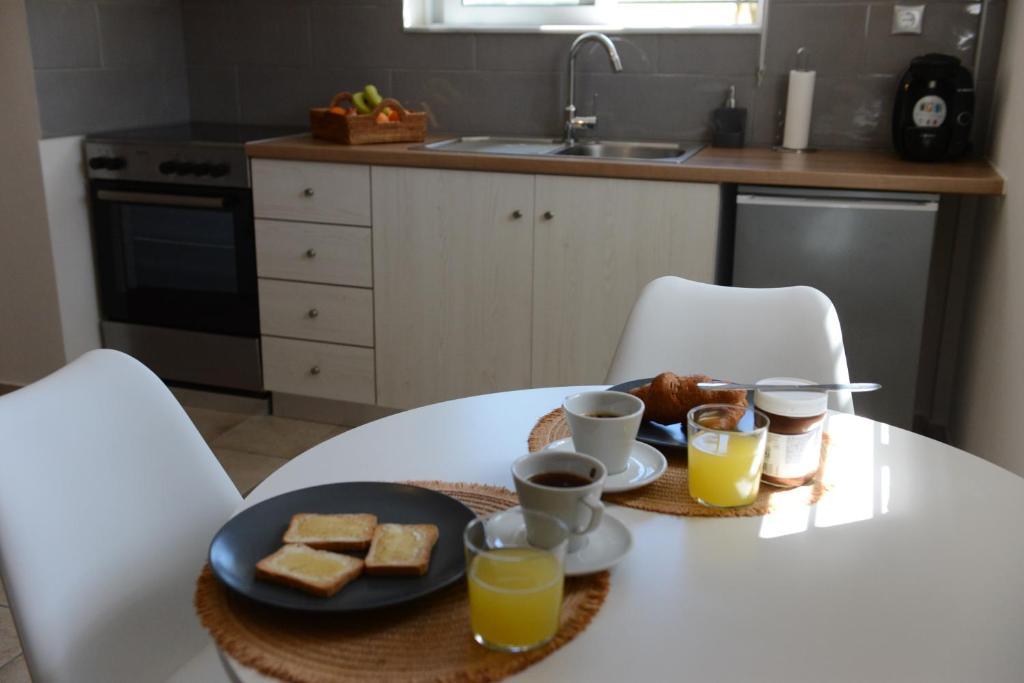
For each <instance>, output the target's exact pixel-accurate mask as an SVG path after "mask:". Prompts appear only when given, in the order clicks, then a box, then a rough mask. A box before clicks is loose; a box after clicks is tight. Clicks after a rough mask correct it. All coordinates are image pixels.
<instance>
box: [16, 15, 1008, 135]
mask: <svg viewBox="0 0 1024 683" xmlns="http://www.w3.org/2000/svg"><path fill="white" fill-rule="evenodd" d="M1005 3H1006V0H991V2H990V10H989V15H988V22H987V26H986V28H985V44H984V47H985V49H984V54H982V56H981V57H982V58H981V65H982V66H981V69H980V72H979V73H978V74H977V75H976V80H977V87H978V125H977V127H976V130H975V132H976V140H978V141H980V146H981V147H984V146H985V140H986V137H987V122H988V118H989V110H990V108H991V101H992V88H993V83H994V78H995V70H996V66H997V60H998V54H999V44H1000V41H1001V37H1002V35H1001V29H1002V18H1003V15H1004V13H1005V7H1006V5H1005ZM27 4H28V7H29V13H30V22H31V26H30V28H31V31H32V39H33V52H34V54H35V58H36V67H37V69H36V75H37V88H38V90H39V93H40V105H41V107H42V108H43V114H42V118H43V128H44V131H45V133H46V134H47V135H56V134H62V133H64V132H74V131H75V130H89V129H95V128H96V126H97V125H100V124H106V123H109V124H111V125H102V126H100V127H115V126H117V125H135V124H148V123H155V122H158V121H159V120H165V121H166V120H176V119H182V118H185V114H187V113H188V112H187V111H186V110H185V109H183V107H184V106H185V103H186V102H187V103H188V105H189V106H190V113H191V117H192V118H193V119H197V120H218V121H239V122H243V123H275V124H299V125H301V124H304V123H305V122H306V120H307V112H308V108H309V107H310V106H311V105H315V104H319V103H326V101H327V100H328V99H329V98H330V96H331V94H333V93H334V92H336V91H339V90H346V89H354V88H359V87H361V86H362V85H363V84H364V83H370V82H372V83H375V84H376V85H377V86H378V87H379V88H380V90H381V91H382V92H383V93H385V94H387V95H393V96H395V97H397V98H399V99H401V100H402V101H403V102H405V103H406V104H407V105H410V106H414V107H417V108H419V107H423V108H425V109H427V110H428V111H429V112H430V114H431V121H432V127H433V129H434V130H435V131H438V132H462V133H507V134H521V135H531V134H536V135H554V134H557V133H558V132H559V127H560V124H559V122H560V112H561V110H562V107H563V106H564V103H563V101H562V97H563V94H562V93H563V91H564V83H563V81H564V78H565V77H564V70H565V63H564V62H565V57H566V54H567V51H568V46H569V43H570V42H571V40H572V36H569V35H550V34H547V35H517V34H485V33H484V34H422V33H405V32H403V31H402V29H401V23H402V7H401V2H400V0H332V1H328V0H134V1H133V0H93V1H91V2H86V1H84V0H74V1H72V2H53V1H50V0H27ZM893 4H894V3H893V2H870V1H865V0H851V1H847V0H772V6H771V14H770V17H769V23H768V43H767V44H768V51H767V74H766V76H765V78H764V80H763V82H761V83H760V84H758V82H757V78H756V69H757V62H758V47H759V46H758V40H759V39H758V37H757V36H751V35H687V34H682V35H650V34H631V35H622V36H616V37H615V38H614V39H615V41H616V43H617V45H618V49H619V52H620V54H621V55H622V61H623V65H624V67H625V70H624V72H623V73H621V74H611V73H610V70H609V67H608V62H607V59H606V58H605V57H604V55H603V53H602V52H599V51H598V49H596V48H592V49H588V50H584V51H583V52H582V53H581V57H580V60H579V67H580V74H579V83H578V86H579V87H578V92H579V96H578V98H577V99H578V102H577V104H578V105H579V106H580V108H581V111H583V112H587V111H589V109H590V107H591V102H592V95H593V93H597V94H598V100H597V102H598V104H597V108H598V113H599V117H600V125H599V129H598V134H599V135H601V136H603V137H609V138H616V137H618V138H648V139H668V140H671V139H684V140H691V139H700V140H706V139H708V138H709V136H710V131H709V116H710V112H711V110H712V109H713V108H714V107H716V106H718V105H719V103H720V102H721V101H722V99H723V98H724V96H725V93H726V90H727V89H728V86H729V85H735V86H736V90H737V99H738V100H739V103H740V106H746V107H747V108H748V110H749V114H748V115H749V119H748V141H749V144H756V145H768V144H772V143H773V142H775V141H776V140H777V136H778V135H779V121H780V118H781V115H782V106H783V104H784V100H785V89H786V77H787V73H788V70H789V68H790V67H791V66H792V60H793V55H794V53H795V51H796V49H797V48H798V47H800V46H805V47H807V49H808V51H809V53H810V54H811V58H812V62H813V66H814V68H815V69H816V70H817V71H818V85H817V94H816V97H815V111H814V119H813V121H814V123H813V128H812V137H811V143H812V144H813V145H816V146H822V147H826V146H827V147H886V146H888V135H889V134H888V129H889V118H890V112H891V109H892V100H893V96H894V94H895V87H896V82H897V79H898V76H899V74H900V73H901V71H902V70H903V69H904V68H905V67H906V65H907V64H908V63H909V61H910V58H911V57H913V56H915V55H917V54H922V53H924V52H929V51H939V52H945V53H949V54H955V55H958V56H959V57H960V58H961V59H962V60H963V61H964V62H965V63H966V64H967V65H968V66H969V67H973V63H974V56H975V47H976V44H977V36H978V33H979V23H980V14H979V11H980V4H979V3H970V2H928V3H927V10H926V14H925V24H924V28H925V31H924V34H923V35H921V36H893V35H890V34H889V25H890V23H891V17H892V7H893ZM179 12H180V18H178V16H177V15H178V13H179ZM182 40H183V43H184V46H183V47H182V44H181V43H182ZM182 55H183V57H182ZM176 60H177V61H176ZM182 64H184V66H182ZM186 83H187V92H183V91H184V90H185V88H186ZM69 93H70V94H71V95H72V97H70V98H69V97H68V94H69ZM65 100H66V101H65ZM115 103H116V104H117V105H121V106H115Z"/></svg>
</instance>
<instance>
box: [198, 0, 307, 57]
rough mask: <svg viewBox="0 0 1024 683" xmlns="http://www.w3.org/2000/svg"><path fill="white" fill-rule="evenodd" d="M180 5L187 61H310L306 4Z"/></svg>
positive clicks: (215, 3) (232, 3)
mask: <svg viewBox="0 0 1024 683" xmlns="http://www.w3.org/2000/svg"><path fill="white" fill-rule="evenodd" d="M182 11H183V21H182V25H183V27H184V29H183V30H184V35H185V50H186V54H187V59H188V63H189V65H196V66H198V65H219V66H226V65H242V64H244V65H264V66H305V65H308V64H309V63H310V60H311V49H310V26H309V12H310V8H309V7H308V6H305V5H303V4H301V3H298V4H294V3H291V4H286V3H280V4H273V3H256V2H245V1H244V0H243V1H242V2H222V1H221V2H219V1H214V2H196V1H195V0H188V1H187V2H185V3H184V5H183V10H182Z"/></svg>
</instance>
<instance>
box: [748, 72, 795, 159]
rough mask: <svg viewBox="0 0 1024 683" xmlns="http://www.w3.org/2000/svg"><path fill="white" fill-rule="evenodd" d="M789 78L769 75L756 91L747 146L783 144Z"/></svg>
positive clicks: (780, 75)
mask: <svg viewBox="0 0 1024 683" xmlns="http://www.w3.org/2000/svg"><path fill="white" fill-rule="evenodd" d="M788 87H789V77H788V76H784V75H782V74H769V75H768V76H766V77H765V79H764V81H763V82H762V83H761V85H760V86H758V87H757V88H756V89H755V90H754V99H753V106H752V107H751V111H750V122H749V125H750V129H749V130H748V131H747V144H748V145H751V146H757V147H771V146H772V145H778V144H781V143H782V122H783V117H784V116H785V111H786V90H787V88H788Z"/></svg>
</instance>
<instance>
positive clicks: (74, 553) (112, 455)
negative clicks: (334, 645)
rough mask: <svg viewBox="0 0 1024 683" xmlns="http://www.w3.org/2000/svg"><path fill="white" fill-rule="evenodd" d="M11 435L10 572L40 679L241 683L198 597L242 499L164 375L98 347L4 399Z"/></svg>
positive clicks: (3, 447)
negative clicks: (200, 615) (212, 550)
mask: <svg viewBox="0 0 1024 683" xmlns="http://www.w3.org/2000/svg"><path fill="white" fill-rule="evenodd" d="M0 435H2V436H0V438H2V441H0V573H2V574H3V580H4V584H5V585H6V588H7V593H8V595H9V597H10V603H11V609H12V610H13V612H14V619H15V623H16V624H17V627H18V632H19V634H20V636H21V640H22V644H23V646H24V649H25V656H26V659H27V661H28V667H29V671H30V672H31V675H32V680H33V681H35V683H50V682H57V683H63V682H65V681H69V682H70V681H74V682H76V683H78V682H84V683H91V682H93V681H95V682H101V681H102V682H103V683H120V682H121V681H131V682H133V683H136V682H139V681H166V680H168V679H169V678H172V677H175V672H176V671H179V670H184V671H186V672H187V673H185V674H184V677H182V676H181V675H179V676H177V677H176V680H192V681H203V682H205V681H218V680H225V681H226V680H228V678H227V674H226V673H225V671H224V669H223V668H222V667H221V666H220V663H219V662H218V661H217V657H216V653H215V652H213V646H212V643H211V641H210V638H209V637H208V636H207V634H206V632H205V631H204V630H203V629H202V627H201V626H200V625H199V622H198V620H197V618H196V616H195V612H194V608H193V606H192V596H193V592H194V587H195V579H196V577H197V576H198V574H199V570H200V569H201V568H202V565H203V561H204V559H205V557H206V553H207V549H208V547H209V543H210V540H211V538H212V537H213V535H214V534H215V533H216V531H217V529H218V528H219V527H220V526H221V525H222V524H223V523H224V522H225V521H227V519H228V518H229V517H230V516H231V514H232V512H233V511H234V510H235V509H236V507H237V506H238V504H239V503H240V502H241V497H240V496H239V494H238V491H237V490H236V489H235V487H234V485H233V484H232V483H231V480H230V479H228V476H227V474H226V473H225V472H224V470H223V469H222V468H221V466H220V464H219V463H218V462H217V460H216V458H215V457H214V455H213V453H212V452H211V451H210V449H209V448H208V447H207V446H206V444H205V443H204V442H203V439H202V437H201V436H200V435H199V432H197V431H196V429H195V427H194V426H193V425H192V423H191V421H190V420H189V419H188V416H187V415H186V414H185V412H184V410H182V408H181V406H180V405H179V404H178V402H177V401H176V400H175V399H174V396H173V395H172V394H171V392H170V391H168V389H167V388H166V387H165V386H164V385H163V383H162V382H160V380H159V379H157V377H156V376H155V375H154V374H153V373H152V372H150V371H149V370H148V369H146V368H145V367H144V366H143V365H142V364H141V363H139V362H138V361H136V360H134V359H133V358H131V357H130V356H126V355H124V354H122V353H119V352H117V351H106V350H103V351H92V352H90V353H87V354H85V355H84V356H82V357H81V358H79V359H78V360H76V361H75V362H73V363H71V364H70V365H68V366H67V367H65V368H63V369H61V370H58V371H57V372H55V373H53V374H52V375H50V376H49V377H46V378H44V379H42V380H40V381H38V382H36V383H35V384H32V385H30V386H28V387H25V388H23V389H20V390H19V391H16V392H13V393H11V394H8V395H6V396H4V397H2V398H0Z"/></svg>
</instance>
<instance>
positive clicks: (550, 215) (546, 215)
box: [544, 211, 555, 221]
mask: <svg viewBox="0 0 1024 683" xmlns="http://www.w3.org/2000/svg"><path fill="white" fill-rule="evenodd" d="M554 217H555V214H553V213H551V212H550V211H545V212H544V220H546V221H549V220H551V219H552V218H554Z"/></svg>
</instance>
